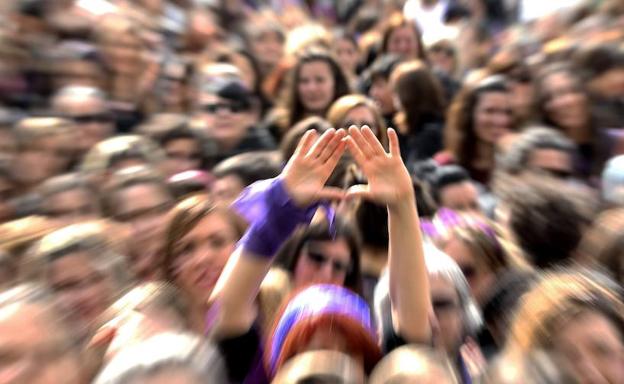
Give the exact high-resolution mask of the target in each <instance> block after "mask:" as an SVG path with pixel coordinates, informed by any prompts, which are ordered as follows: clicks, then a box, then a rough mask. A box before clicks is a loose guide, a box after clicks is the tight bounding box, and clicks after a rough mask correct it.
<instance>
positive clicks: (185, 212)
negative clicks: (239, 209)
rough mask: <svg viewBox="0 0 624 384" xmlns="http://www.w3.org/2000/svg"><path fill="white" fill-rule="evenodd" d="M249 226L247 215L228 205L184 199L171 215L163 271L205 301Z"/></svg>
mask: <svg viewBox="0 0 624 384" xmlns="http://www.w3.org/2000/svg"><path fill="white" fill-rule="evenodd" d="M245 230H246V224H245V221H244V219H242V218H241V217H240V216H238V215H237V214H236V213H234V212H233V211H231V210H230V209H229V208H227V207H226V206H220V205H215V204H213V203H212V202H211V201H209V200H208V199H207V198H205V197H202V196H193V197H189V198H188V199H186V200H183V201H182V202H180V203H178V205H176V206H175V207H174V208H173V210H172V211H171V213H170V215H169V218H168V223H167V231H166V242H165V248H164V263H163V265H162V269H163V271H162V272H163V275H164V276H165V277H166V279H167V280H168V281H170V282H172V283H173V284H175V285H176V286H177V287H179V288H180V290H181V291H182V292H183V293H184V294H185V295H186V296H187V297H188V298H189V300H190V301H191V302H193V303H195V304H199V305H204V304H205V303H206V302H207V300H208V298H209V297H210V293H211V292H212V289H213V288H214V286H215V284H216V282H217V279H218V278H219V276H220V275H221V271H222V270H223V267H224V266H225V264H226V262H227V261H228V259H229V258H230V255H231V254H232V252H234V249H235V247H236V242H237V241H238V240H239V239H240V238H241V237H242V236H243V234H244V232H245Z"/></svg>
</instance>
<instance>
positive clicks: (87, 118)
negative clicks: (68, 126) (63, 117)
mask: <svg viewBox="0 0 624 384" xmlns="http://www.w3.org/2000/svg"><path fill="white" fill-rule="evenodd" d="M71 119H72V120H73V121H74V122H76V123H77V124H90V123H109V122H111V121H112V120H113V118H112V116H111V115H109V114H108V113H94V114H90V115H78V116H71Z"/></svg>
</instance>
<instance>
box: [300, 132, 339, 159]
mask: <svg viewBox="0 0 624 384" xmlns="http://www.w3.org/2000/svg"><path fill="white" fill-rule="evenodd" d="M335 135H336V130H335V129H334V128H330V129H328V130H327V131H325V133H323V134H322V135H321V137H320V138H319V139H317V140H316V143H314V144H313V145H312V148H310V150H309V151H308V152H307V153H306V155H305V156H306V157H309V158H312V159H316V158H318V157H319V155H320V154H321V153H322V152H323V149H325V147H326V146H327V145H328V144H329V143H330V142H331V140H332V138H333V137H334V136H335Z"/></svg>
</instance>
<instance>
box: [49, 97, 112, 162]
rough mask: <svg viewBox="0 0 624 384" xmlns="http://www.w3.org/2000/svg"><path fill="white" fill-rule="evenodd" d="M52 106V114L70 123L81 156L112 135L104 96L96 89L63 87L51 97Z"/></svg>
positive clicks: (108, 109) (108, 111)
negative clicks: (75, 134)
mask: <svg viewBox="0 0 624 384" xmlns="http://www.w3.org/2000/svg"><path fill="white" fill-rule="evenodd" d="M51 103H52V109H53V111H54V112H55V113H57V114H59V115H60V116H63V117H65V118H67V119H70V120H73V122H74V126H75V129H76V130H77V132H78V133H79V138H78V140H79V142H80V144H79V149H80V152H81V153H86V152H87V151H88V150H89V149H91V147H93V146H94V145H95V144H96V143H98V142H100V141H102V140H105V139H107V138H108V137H110V136H111V135H112V134H113V133H114V123H113V115H112V114H111V111H110V108H109V106H108V103H107V98H106V95H105V94H104V93H103V92H102V91H101V90H99V89H97V88H94V87H85V86H66V87H64V88H62V89H61V90H59V91H58V92H57V93H56V94H54V96H53V97H52V101H51Z"/></svg>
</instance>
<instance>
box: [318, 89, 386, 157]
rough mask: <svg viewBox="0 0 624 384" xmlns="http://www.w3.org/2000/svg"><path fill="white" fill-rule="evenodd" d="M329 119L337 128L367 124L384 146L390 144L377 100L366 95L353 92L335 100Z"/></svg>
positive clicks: (330, 109) (328, 114) (328, 113)
mask: <svg viewBox="0 0 624 384" xmlns="http://www.w3.org/2000/svg"><path fill="white" fill-rule="evenodd" d="M327 121H329V123H330V124H331V126H332V127H336V128H344V129H347V128H349V127H350V126H352V125H355V126H357V127H363V126H367V127H369V128H370V129H371V130H372V131H373V133H375V136H376V137H377V138H378V139H379V141H380V142H381V143H382V145H383V146H384V148H387V146H388V140H387V139H388V136H387V134H386V129H387V127H386V123H385V121H384V118H383V116H382V115H381V112H380V110H379V107H377V105H376V104H375V102H374V101H372V100H371V99H369V98H367V97H366V96H363V95H357V94H351V95H345V96H342V97H341V98H339V99H338V100H336V101H334V103H333V104H332V105H331V107H330V108H329V111H327Z"/></svg>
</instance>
